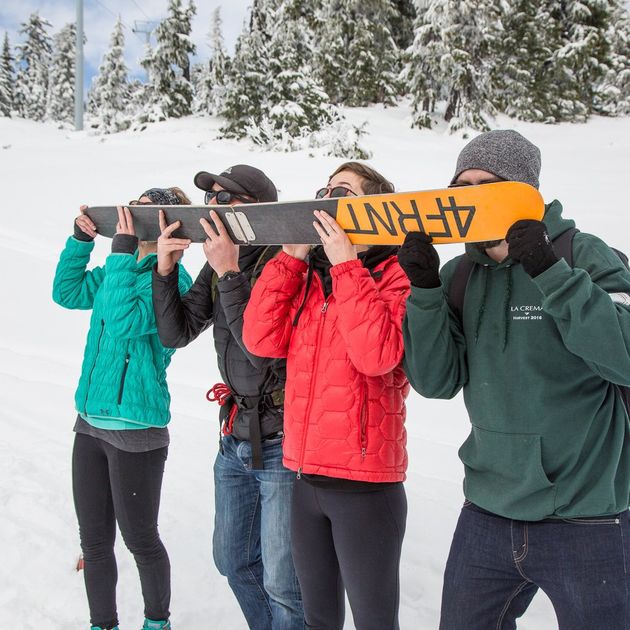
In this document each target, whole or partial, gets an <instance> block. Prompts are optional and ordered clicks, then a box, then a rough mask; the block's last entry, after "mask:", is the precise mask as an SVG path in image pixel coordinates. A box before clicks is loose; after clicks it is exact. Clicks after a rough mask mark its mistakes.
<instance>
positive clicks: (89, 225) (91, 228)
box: [74, 205, 98, 238]
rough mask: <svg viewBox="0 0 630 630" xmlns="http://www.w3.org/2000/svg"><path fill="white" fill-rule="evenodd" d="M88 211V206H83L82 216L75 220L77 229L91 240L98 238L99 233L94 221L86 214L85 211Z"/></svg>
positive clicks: (81, 208) (81, 209)
mask: <svg viewBox="0 0 630 630" xmlns="http://www.w3.org/2000/svg"><path fill="white" fill-rule="evenodd" d="M87 209H88V207H87V206H85V205H83V206H81V207H80V208H79V210H80V211H81V214H80V215H79V216H78V217H77V218H76V219H75V220H74V222H75V223H76V225H77V227H78V228H79V229H80V230H81V232H83V233H84V234H87V235H88V236H89V237H90V238H96V235H97V234H98V232H97V231H96V226H95V225H94V223H93V222H92V219H90V217H88V215H87V214H85V211H86V210H87Z"/></svg>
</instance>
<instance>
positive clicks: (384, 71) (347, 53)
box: [315, 0, 400, 106]
mask: <svg viewBox="0 0 630 630" xmlns="http://www.w3.org/2000/svg"><path fill="white" fill-rule="evenodd" d="M395 15H396V9H395V7H394V4H393V3H392V2H391V0H326V3H325V6H324V8H323V9H322V18H321V20H320V24H321V25H322V28H321V30H320V31H319V32H318V33H317V36H316V42H317V44H318V47H317V50H316V52H315V55H316V62H315V69H316V71H317V72H318V77H319V79H320V80H321V82H322V85H323V86H324V89H325V91H326V92H327V93H328V94H329V95H330V97H331V99H332V101H333V102H334V103H343V104H345V105H350V106H362V105H368V104H369V103H386V104H392V103H393V102H394V101H395V98H396V95H397V94H398V92H399V90H400V86H399V85H398V82H397V75H398V71H399V65H400V50H399V48H398V46H397V44H396V42H395V41H394V38H393V37H392V32H391V22H392V20H394V18H395ZM339 16H343V19H340V18H339Z"/></svg>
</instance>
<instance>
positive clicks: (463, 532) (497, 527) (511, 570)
mask: <svg viewBox="0 0 630 630" xmlns="http://www.w3.org/2000/svg"><path fill="white" fill-rule="evenodd" d="M629 576H630V518H629V513H628V512H623V513H622V514H619V515H617V516H611V517H606V518H573V519H559V520H555V519H554V520H552V519H548V520H545V521H540V522H527V521H513V520H510V519H507V518H501V517H500V516H495V515H493V514H490V513H488V512H485V511H482V510H479V508H476V506H473V505H472V504H468V503H467V504H465V505H464V508H463V509H462V512H461V514H460V517H459V522H458V523H457V528H456V529H455V534H454V537H453V543H452V545H451V551H450V555H449V558H448V562H447V565H446V571H445V574H444V590H443V593H442V617H441V621H440V630H490V629H492V630H514V628H516V619H518V618H519V617H520V616H521V615H522V614H523V613H524V612H525V611H526V610H527V607H528V606H529V604H530V602H531V600H532V598H533V597H534V595H535V594H536V592H537V591H538V589H539V588H540V589H542V590H543V591H544V592H545V593H546V594H547V595H548V597H549V599H550V600H551V603H552V604H553V607H554V609H555V611H556V615H557V617H558V627H559V630H604V629H605V630H628V628H630V577H629Z"/></svg>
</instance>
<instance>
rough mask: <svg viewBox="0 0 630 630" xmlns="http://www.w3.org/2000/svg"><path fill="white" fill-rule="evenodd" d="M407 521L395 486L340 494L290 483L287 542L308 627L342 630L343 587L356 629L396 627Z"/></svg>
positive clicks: (398, 486) (390, 629)
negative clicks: (298, 582) (291, 488)
mask: <svg viewBox="0 0 630 630" xmlns="http://www.w3.org/2000/svg"><path fill="white" fill-rule="evenodd" d="M406 519H407V499H406V496H405V490H404V487H403V485H402V483H400V484H396V485H393V486H389V487H387V488H384V489H380V490H377V491H372V492H361V491H355V492H345V491H340V490H334V489H330V488H322V487H320V486H314V485H311V484H309V483H308V482H307V481H304V480H296V481H295V484H294V487H293V501H292V505H291V541H292V548H293V561H294V563H295V569H296V571H297V574H298V579H299V581H300V588H301V589H302V599H303V602H304V617H305V619H306V627H307V628H311V629H313V630H340V629H341V628H343V622H344V616H345V598H344V587H345V590H346V592H347V594H348V601H349V602H350V608H351V609H352V616H353V618H354V624H355V626H356V628H357V630H397V629H398V627H399V626H398V605H399V599H400V582H399V567H400V551H401V547H402V541H403V536H404V535H405V522H406Z"/></svg>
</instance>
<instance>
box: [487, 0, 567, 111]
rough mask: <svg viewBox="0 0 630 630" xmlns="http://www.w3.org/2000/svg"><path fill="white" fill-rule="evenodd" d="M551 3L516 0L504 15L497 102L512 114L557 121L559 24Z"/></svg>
mask: <svg viewBox="0 0 630 630" xmlns="http://www.w3.org/2000/svg"><path fill="white" fill-rule="evenodd" d="M552 9H553V7H551V6H549V3H545V2H537V3H533V2H530V1H529V0H513V2H512V3H508V4H507V6H506V7H505V9H504V12H503V15H502V22H503V32H504V36H503V37H502V38H501V42H500V52H499V63H497V64H496V65H495V66H494V69H493V70H494V73H495V75H494V77H493V78H494V80H495V84H496V89H495V91H494V94H495V104H496V105H497V108H498V109H500V110H501V111H504V112H505V113H507V114H508V115H509V116H513V117H516V118H520V119H522V120H529V121H544V122H554V121H555V119H556V115H557V108H558V101H557V100H556V98H555V97H554V93H555V92H556V91H557V87H556V82H557V80H558V76H557V73H556V72H555V71H554V68H553V55H554V51H555V50H557V48H558V47H559V46H560V41H561V29H560V24H559V23H558V21H557V20H556V19H555V17H554V16H553V15H552V13H551V12H550V11H551V10H552Z"/></svg>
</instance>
